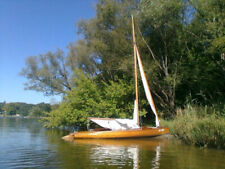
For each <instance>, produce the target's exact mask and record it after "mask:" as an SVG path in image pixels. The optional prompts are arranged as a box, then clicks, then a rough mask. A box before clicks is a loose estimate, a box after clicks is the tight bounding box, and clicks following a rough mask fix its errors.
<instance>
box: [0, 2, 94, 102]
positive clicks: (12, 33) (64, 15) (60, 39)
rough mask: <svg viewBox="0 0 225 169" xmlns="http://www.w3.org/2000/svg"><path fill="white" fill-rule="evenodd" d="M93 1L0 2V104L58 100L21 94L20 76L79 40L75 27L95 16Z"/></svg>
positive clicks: (33, 92)
mask: <svg viewBox="0 0 225 169" xmlns="http://www.w3.org/2000/svg"><path fill="white" fill-rule="evenodd" d="M95 3H96V0H0V102H3V101H6V102H7V103H9V102H25V103H32V104H37V103H41V102H46V103H55V102H58V101H60V100H61V97H59V96H51V97H47V96H44V95H43V93H40V92H36V91H31V90H24V83H25V82H27V79H25V78H24V77H22V76H20V75H19V73H20V71H21V70H22V68H24V67H25V60H26V58H27V57H28V56H38V55H39V54H44V53H46V52H48V51H52V52H54V51H55V50H56V49H57V48H60V49H63V50H64V51H65V52H67V48H66V47H67V45H68V44H69V43H70V42H74V41H76V40H78V39H79V38H80V36H79V35H77V28H76V23H77V22H78V21H79V20H81V19H90V18H92V17H94V16H95Z"/></svg>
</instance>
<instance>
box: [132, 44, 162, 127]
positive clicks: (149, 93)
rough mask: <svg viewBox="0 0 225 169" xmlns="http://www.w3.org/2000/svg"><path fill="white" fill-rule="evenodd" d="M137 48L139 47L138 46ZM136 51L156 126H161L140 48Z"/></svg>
mask: <svg viewBox="0 0 225 169" xmlns="http://www.w3.org/2000/svg"><path fill="white" fill-rule="evenodd" d="M135 47H136V46H135ZM136 49H137V47H136ZM136 51H137V58H138V66H139V70H140V74H141V80H142V83H143V86H144V89H145V95H146V97H147V100H148V102H149V104H150V106H151V109H152V111H153V113H154V114H155V124H156V127H159V118H158V115H157V112H156V109H155V105H154V102H153V99H152V95H151V92H150V89H149V86H148V82H147V79H146V77H145V73H144V69H143V66H142V62H141V58H140V55H139V52H138V49H137V50H136Z"/></svg>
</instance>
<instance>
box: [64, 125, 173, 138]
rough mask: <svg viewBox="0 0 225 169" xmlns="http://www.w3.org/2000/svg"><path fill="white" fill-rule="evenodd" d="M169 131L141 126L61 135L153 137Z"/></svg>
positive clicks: (163, 128)
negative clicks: (138, 127) (129, 128)
mask: <svg viewBox="0 0 225 169" xmlns="http://www.w3.org/2000/svg"><path fill="white" fill-rule="evenodd" d="M167 133H169V129H168V128H165V127H158V128H150V127H143V128H140V129H132V130H117V131H82V132H75V133H71V134H70V135H68V136H65V137H63V139H65V140H73V139H123V138H141V137H153V136H159V135H163V134H167Z"/></svg>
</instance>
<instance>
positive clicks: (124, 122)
mask: <svg viewBox="0 0 225 169" xmlns="http://www.w3.org/2000/svg"><path fill="white" fill-rule="evenodd" d="M137 113H138V112H137V103H136V100H135V101H134V112H133V119H111V118H89V119H90V120H91V121H93V122H94V123H96V124H98V125H99V126H101V127H104V128H108V129H111V130H127V129H137V128H140V127H139V125H138V116H137Z"/></svg>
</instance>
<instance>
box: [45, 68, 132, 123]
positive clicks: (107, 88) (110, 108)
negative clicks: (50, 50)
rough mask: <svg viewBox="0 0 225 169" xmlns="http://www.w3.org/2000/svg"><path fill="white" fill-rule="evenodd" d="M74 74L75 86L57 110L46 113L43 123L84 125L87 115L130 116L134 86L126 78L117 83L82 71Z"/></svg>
mask: <svg viewBox="0 0 225 169" xmlns="http://www.w3.org/2000/svg"><path fill="white" fill-rule="evenodd" d="M76 72H78V71H76ZM76 76H77V78H76V79H75V84H76V88H75V89H73V90H72V91H71V92H69V93H68V95H67V96H66V97H65V98H64V100H63V101H62V103H61V104H60V106H59V108H58V109H55V110H53V111H52V112H50V113H48V116H47V117H46V118H45V120H44V122H45V126H47V127H57V126H71V125H74V126H82V127H83V126H85V124H87V119H88V117H113V118H118V117H122V118H130V117H131V115H132V113H133V86H132V84H131V83H130V82H129V81H126V80H122V79H118V80H117V81H116V82H114V81H110V82H109V83H105V82H102V81H100V82H99V81H98V79H91V78H90V76H88V75H85V74H83V73H82V72H79V73H77V74H76Z"/></svg>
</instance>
